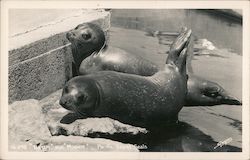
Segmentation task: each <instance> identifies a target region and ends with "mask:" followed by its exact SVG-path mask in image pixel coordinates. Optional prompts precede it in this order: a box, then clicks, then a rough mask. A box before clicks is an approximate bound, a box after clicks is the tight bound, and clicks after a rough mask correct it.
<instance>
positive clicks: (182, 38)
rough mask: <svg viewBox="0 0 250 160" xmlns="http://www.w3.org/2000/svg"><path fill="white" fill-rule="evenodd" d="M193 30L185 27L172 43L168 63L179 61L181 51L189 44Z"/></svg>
mask: <svg viewBox="0 0 250 160" xmlns="http://www.w3.org/2000/svg"><path fill="white" fill-rule="evenodd" d="M191 33H192V31H191V30H187V29H184V30H183V31H182V32H181V33H180V35H179V36H178V37H177V38H176V39H175V41H174V42H173V43H172V45H171V47H170V51H169V55H168V58H167V61H166V64H170V63H174V64H175V62H176V61H177V59H178V57H179V56H180V53H181V51H182V50H183V49H184V48H185V47H186V46H187V44H188V43H189V41H190V36H191Z"/></svg>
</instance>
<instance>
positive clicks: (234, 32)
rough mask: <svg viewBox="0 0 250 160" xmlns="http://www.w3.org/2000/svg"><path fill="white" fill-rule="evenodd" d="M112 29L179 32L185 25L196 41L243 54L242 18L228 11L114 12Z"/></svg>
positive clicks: (139, 10)
mask: <svg viewBox="0 0 250 160" xmlns="http://www.w3.org/2000/svg"><path fill="white" fill-rule="evenodd" d="M111 15H112V16H111V24H112V25H111V26H116V27H123V28H129V29H139V30H145V31H146V30H159V31H170V32H172V31H174V32H176V31H179V30H180V27H182V26H187V27H188V28H191V29H192V30H193V33H194V36H195V37H196V38H206V39H208V40H209V41H212V42H213V43H214V44H216V46H218V47H220V48H227V49H231V50H233V51H235V52H237V53H238V54H240V55H242V18H241V15H240V14H235V15H234V14H232V12H231V10H205V9H200V10H183V9H171V10H170V9H114V10H112V14H111Z"/></svg>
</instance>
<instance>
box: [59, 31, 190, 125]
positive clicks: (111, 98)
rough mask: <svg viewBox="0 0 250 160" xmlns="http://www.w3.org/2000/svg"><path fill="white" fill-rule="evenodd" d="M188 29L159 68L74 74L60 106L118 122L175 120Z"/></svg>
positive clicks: (179, 104) (182, 89) (183, 79)
mask: <svg viewBox="0 0 250 160" xmlns="http://www.w3.org/2000/svg"><path fill="white" fill-rule="evenodd" d="M190 35H191V30H187V31H186V32H184V33H182V34H180V35H179V36H178V38H177V40H176V41H175V43H174V44H173V46H176V50H173V52H171V53H170V54H175V55H173V56H170V57H168V59H167V61H166V66H165V69H164V70H163V71H159V72H157V73H155V74H154V75H153V76H148V77H145V76H140V75H135V74H127V73H121V72H115V71H102V72H95V73H94V74H88V75H85V76H77V77H74V78H72V79H71V80H69V81H68V82H67V83H66V85H65V86H64V89H63V93H62V97H61V99H60V102H59V103H60V105H62V107H64V108H66V109H68V110H71V111H73V112H77V113H79V114H81V115H83V116H86V117H110V118H113V119H116V120H118V121H120V122H122V123H126V124H131V125H135V126H140V127H145V128H148V129H151V128H152V127H153V128H154V127H155V126H157V127H158V125H159V124H168V123H170V122H172V121H173V120H174V121H176V119H177V115H178V113H179V111H180V110H181V109H182V107H183V104H184V100H185V97H186V92H187V75H186V56H187V45H188V42H189V41H188V40H189V38H190Z"/></svg>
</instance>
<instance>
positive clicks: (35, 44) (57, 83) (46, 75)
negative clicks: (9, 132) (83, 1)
mask: <svg viewBox="0 0 250 160" xmlns="http://www.w3.org/2000/svg"><path fill="white" fill-rule="evenodd" d="M9 13H10V14H9V22H10V24H9V26H10V28H9V30H10V32H9V33H10V34H9V103H11V102H13V101H17V100H24V99H29V98H35V99H41V98H43V97H45V96H46V95H48V94H50V93H52V92H54V91H56V90H58V89H60V88H62V86H63V85H64V84H65V81H66V80H67V79H69V78H70V77H71V74H72V73H71V62H72V56H71V49H70V43H69V42H68V40H67V39H66V37H65V34H66V32H68V31H69V30H71V29H73V28H74V27H76V26H77V25H78V24H80V23H83V22H92V23H96V24H99V25H100V26H101V27H102V28H103V29H104V30H105V31H107V30H108V29H109V27H110V13H109V12H105V11H103V10H74V11H72V10H39V11H38V10H24V9H15V10H11V11H10V12H9ZM29 16H31V17H32V18H31V17H29ZM36 17H37V18H36ZM13 26H15V27H13ZM15 28H16V29H15Z"/></svg>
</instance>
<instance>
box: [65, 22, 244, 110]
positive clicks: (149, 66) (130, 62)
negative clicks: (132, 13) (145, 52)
mask: <svg viewBox="0 0 250 160" xmlns="http://www.w3.org/2000/svg"><path fill="white" fill-rule="evenodd" d="M184 31H185V29H183V30H182V31H181V32H184ZM67 38H68V39H69V41H70V42H71V44H72V52H73V57H74V61H75V63H76V68H77V69H76V70H77V74H80V75H86V74H90V73H94V72H97V71H103V70H111V71H117V72H123V73H130V74H137V75H142V76H152V75H153V74H155V73H156V72H158V71H159V67H158V66H157V65H155V64H153V63H152V62H150V61H148V60H146V59H145V58H143V57H139V56H136V55H134V54H129V53H127V52H125V51H124V50H121V49H119V48H114V47H110V46H108V45H107V44H105V35H104V32H103V31H102V29H101V28H100V27H99V26H98V25H95V24H91V23H85V24H80V25H78V26H77V27H76V28H75V29H74V30H73V31H71V32H69V33H68V34H67ZM86 39H87V40H86ZM171 49H172V48H170V50H171ZM201 84H207V85H201ZM214 88H220V89H218V90H217V92H216V90H214ZM215 93H216V94H215ZM215 95H217V96H215ZM217 97H218V98H217ZM229 97H230V96H229V95H228V94H226V92H225V91H224V89H223V88H222V87H221V86H220V85H219V84H217V83H214V82H210V81H207V80H205V79H203V78H200V77H197V76H194V75H189V79H188V93H187V97H186V101H185V105H187V106H207V105H208V106H211V105H219V104H229V105H241V102H240V101H239V100H237V98H233V97H230V98H229ZM208 99H209V101H208Z"/></svg>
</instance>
